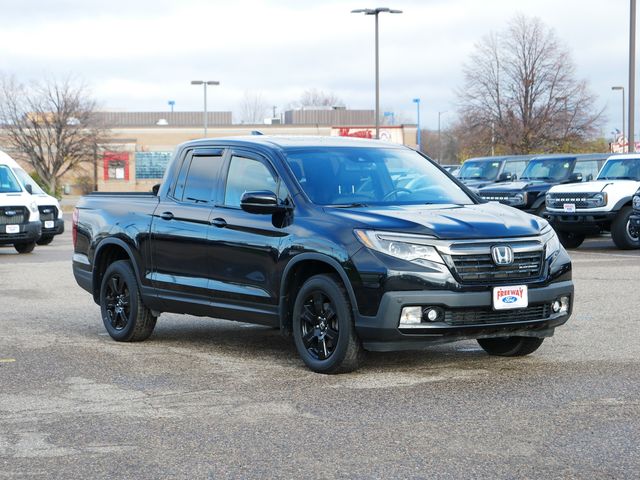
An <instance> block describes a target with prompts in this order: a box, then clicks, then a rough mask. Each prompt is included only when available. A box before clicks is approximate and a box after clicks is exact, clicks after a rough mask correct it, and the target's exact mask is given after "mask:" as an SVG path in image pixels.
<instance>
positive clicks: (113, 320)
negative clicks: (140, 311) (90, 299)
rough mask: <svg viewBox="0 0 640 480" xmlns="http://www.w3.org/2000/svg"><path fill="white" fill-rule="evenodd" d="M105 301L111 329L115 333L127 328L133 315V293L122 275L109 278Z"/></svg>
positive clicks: (115, 274) (116, 274) (113, 275)
mask: <svg viewBox="0 0 640 480" xmlns="http://www.w3.org/2000/svg"><path fill="white" fill-rule="evenodd" d="M105 301H106V305H105V310H106V315H107V320H108V321H109V323H110V324H111V328H113V329H114V330H115V331H119V330H123V329H124V328H126V327H127V325H128V324H129V315H130V314H131V293H130V292H129V286H128V285H127V283H126V282H125V281H124V279H123V278H122V275H120V274H118V273H114V274H112V275H111V276H110V277H109V278H108V280H107V282H106V290H105Z"/></svg>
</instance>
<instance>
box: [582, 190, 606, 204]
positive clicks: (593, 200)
mask: <svg viewBox="0 0 640 480" xmlns="http://www.w3.org/2000/svg"><path fill="white" fill-rule="evenodd" d="M585 201H586V203H587V208H597V207H604V206H605V205H606V204H607V192H600V193H596V194H595V195H592V196H591V197H590V198H587V199H586V200H585Z"/></svg>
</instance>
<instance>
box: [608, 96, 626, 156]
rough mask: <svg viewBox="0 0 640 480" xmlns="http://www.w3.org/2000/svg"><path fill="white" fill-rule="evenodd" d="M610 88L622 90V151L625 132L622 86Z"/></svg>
mask: <svg viewBox="0 0 640 480" xmlns="http://www.w3.org/2000/svg"><path fill="white" fill-rule="evenodd" d="M611 90H620V91H622V152H623V153H624V134H625V124H624V87H619V86H616V87H611Z"/></svg>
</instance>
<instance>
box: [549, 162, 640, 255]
mask: <svg viewBox="0 0 640 480" xmlns="http://www.w3.org/2000/svg"><path fill="white" fill-rule="evenodd" d="M639 187H640V154H627V155H616V156H612V157H609V158H608V159H607V161H606V162H605V164H604V165H603V166H602V169H600V173H598V178H597V179H596V180H595V181H593V182H586V183H578V184H569V185H557V186H555V187H553V188H551V189H550V190H549V192H548V193H547V196H546V199H545V201H546V208H547V213H546V215H545V217H546V218H547V219H548V220H549V222H550V223H551V225H553V228H554V229H555V230H556V232H558V236H559V237H560V241H561V242H562V244H563V245H564V246H565V247H567V248H577V247H579V246H580V245H581V244H582V242H583V241H584V239H585V237H586V236H587V235H598V234H600V233H602V232H611V237H612V238H613V241H614V242H615V244H616V245H617V247H618V248H621V249H631V248H640V235H639V234H638V230H637V229H636V228H634V227H633V226H632V224H631V222H630V217H631V215H632V213H633V211H632V206H631V202H632V198H633V195H634V193H635V192H636V191H637V190H638V188H639Z"/></svg>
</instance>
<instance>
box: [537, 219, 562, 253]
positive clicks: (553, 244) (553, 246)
mask: <svg viewBox="0 0 640 480" xmlns="http://www.w3.org/2000/svg"><path fill="white" fill-rule="evenodd" d="M541 235H542V243H544V245H545V251H546V258H549V257H551V256H554V257H555V256H557V255H558V253H559V252H560V240H559V239H558V235H556V232H555V230H554V229H553V228H551V225H549V224H547V226H546V227H544V228H543V229H542V232H541Z"/></svg>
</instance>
